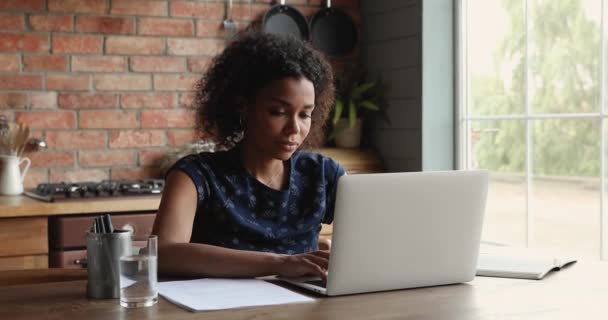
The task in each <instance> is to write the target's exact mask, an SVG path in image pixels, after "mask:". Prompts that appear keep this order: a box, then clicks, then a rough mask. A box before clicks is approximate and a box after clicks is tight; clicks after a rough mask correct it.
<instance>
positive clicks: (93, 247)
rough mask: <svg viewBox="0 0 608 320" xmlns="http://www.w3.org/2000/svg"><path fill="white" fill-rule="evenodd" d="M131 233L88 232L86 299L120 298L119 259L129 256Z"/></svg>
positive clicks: (125, 231) (122, 231)
mask: <svg viewBox="0 0 608 320" xmlns="http://www.w3.org/2000/svg"><path fill="white" fill-rule="evenodd" d="M131 236H132V232H131V231H127V230H114V232H113V233H94V232H88V233H87V235H86V239H87V276H88V277H87V279H88V281H87V297H88V298H94V299H112V298H119V297H120V257H122V256H124V255H131V250H132V249H131V247H132V246H131Z"/></svg>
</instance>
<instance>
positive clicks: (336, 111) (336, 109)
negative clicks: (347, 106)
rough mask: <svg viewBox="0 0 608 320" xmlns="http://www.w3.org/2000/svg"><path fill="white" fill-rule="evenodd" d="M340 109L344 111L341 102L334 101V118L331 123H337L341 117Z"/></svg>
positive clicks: (338, 100)
mask: <svg viewBox="0 0 608 320" xmlns="http://www.w3.org/2000/svg"><path fill="white" fill-rule="evenodd" d="M342 109H344V105H343V104H342V100H340V99H336V103H335V105H334V117H333V119H332V122H333V123H334V125H335V124H337V123H338V121H339V120H340V117H341V116H342Z"/></svg>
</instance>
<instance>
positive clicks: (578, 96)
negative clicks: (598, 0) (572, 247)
mask: <svg viewBox="0 0 608 320" xmlns="http://www.w3.org/2000/svg"><path fill="white" fill-rule="evenodd" d="M581 3H582V1H580V0H535V1H531V0H529V1H528V6H529V7H528V9H529V20H530V21H531V23H530V25H529V27H528V35H527V37H528V41H529V43H528V46H527V47H526V32H525V23H524V20H525V14H524V8H523V4H524V1H522V0H504V1H503V7H504V8H505V10H506V11H507V12H508V15H509V24H508V27H507V30H508V33H507V34H506V36H505V37H504V38H503V39H501V43H500V46H499V47H498V49H497V50H496V52H495V55H494V72H493V75H492V76H488V75H485V76H476V77H473V78H472V79H471V95H472V96H471V104H470V109H471V111H472V113H473V114H474V115H505V114H510V115H521V114H524V113H525V101H526V90H527V92H528V93H529V94H528V95H527V99H528V101H529V102H528V103H529V108H530V110H531V113H532V114H546V113H589V112H599V103H598V102H599V95H600V90H605V89H603V88H600V83H599V77H600V74H599V72H600V65H599V52H600V27H601V26H600V23H599V21H594V20H592V19H591V18H589V17H588V16H587V14H586V13H585V10H584V8H582V6H581ZM526 53H527V54H528V59H526ZM473 63H474V62H473ZM526 63H528V65H526ZM504 66H508V68H505V67H504ZM526 67H527V68H528V73H529V76H528V79H526V78H525V74H526V73H525V70H526ZM526 85H527V88H526ZM528 121H531V122H530V128H531V130H532V131H531V134H532V150H533V153H532V159H533V171H534V174H537V175H573V176H598V175H599V169H600V168H599V167H600V163H599V152H600V146H599V139H600V134H601V132H600V126H599V121H598V120H589V119H546V120H545V119H539V120H528ZM472 128H473V131H474V132H475V136H474V138H473V143H474V144H473V147H474V150H473V151H472V152H473V153H474V158H475V160H476V162H477V164H478V165H479V166H480V167H483V168H487V169H491V170H497V171H507V172H522V171H524V170H525V166H526V163H525V158H526V154H525V152H526V151H525V142H526V139H525V130H526V129H525V128H526V124H525V121H523V120H502V121H477V122H474V123H472Z"/></svg>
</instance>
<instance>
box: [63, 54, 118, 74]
mask: <svg viewBox="0 0 608 320" xmlns="http://www.w3.org/2000/svg"><path fill="white" fill-rule="evenodd" d="M126 65H127V64H126V59H125V58H124V57H113V56H95V57H92V56H72V71H93V72H123V71H125V70H126Z"/></svg>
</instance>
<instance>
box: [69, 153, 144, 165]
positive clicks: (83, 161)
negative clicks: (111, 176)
mask: <svg viewBox="0 0 608 320" xmlns="http://www.w3.org/2000/svg"><path fill="white" fill-rule="evenodd" d="M78 163H79V164H80V165H81V166H82V167H104V166H105V167H108V166H120V165H134V164H136V163H137V157H136V154H135V152H134V151H128V150H102V151H99V150H93V151H80V152H79V154H78Z"/></svg>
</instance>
